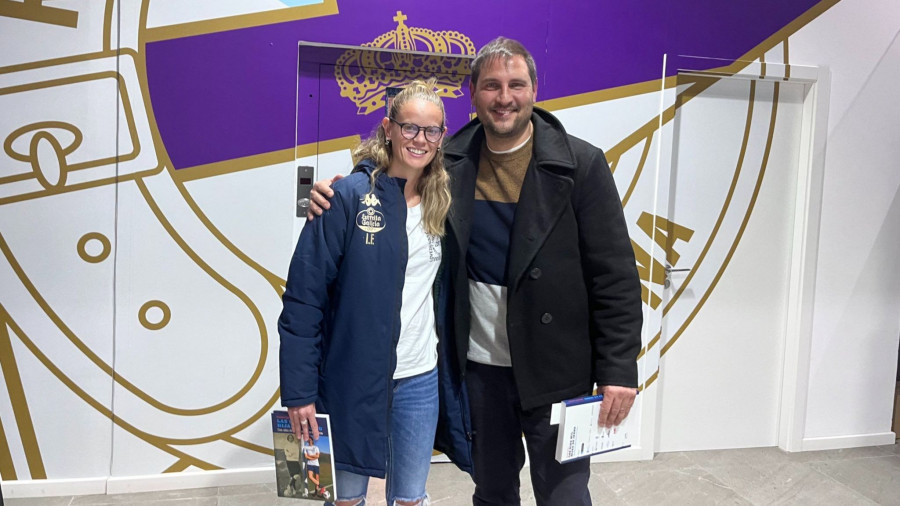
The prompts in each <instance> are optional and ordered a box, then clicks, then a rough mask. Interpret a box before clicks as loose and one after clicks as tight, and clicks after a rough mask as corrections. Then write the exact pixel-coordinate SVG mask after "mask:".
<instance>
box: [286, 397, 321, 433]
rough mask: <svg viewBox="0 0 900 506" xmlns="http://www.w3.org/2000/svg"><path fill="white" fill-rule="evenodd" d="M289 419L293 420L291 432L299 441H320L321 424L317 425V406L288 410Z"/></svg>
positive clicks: (310, 405)
mask: <svg viewBox="0 0 900 506" xmlns="http://www.w3.org/2000/svg"><path fill="white" fill-rule="evenodd" d="M288 418H290V419H291V430H293V431H294V435H295V436H296V437H297V440H298V441H315V440H317V439H319V424H318V423H316V405H315V404H307V405H306V406H294V407H292V408H288ZM310 438H311V439H310Z"/></svg>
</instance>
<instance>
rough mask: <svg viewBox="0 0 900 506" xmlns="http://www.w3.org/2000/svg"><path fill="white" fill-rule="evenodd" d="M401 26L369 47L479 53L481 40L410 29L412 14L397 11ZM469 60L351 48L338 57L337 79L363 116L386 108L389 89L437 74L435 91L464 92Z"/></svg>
mask: <svg viewBox="0 0 900 506" xmlns="http://www.w3.org/2000/svg"><path fill="white" fill-rule="evenodd" d="M393 19H394V21H396V22H397V29H396V30H394V31H392V32H387V33H385V34H382V35H381V36H379V37H378V38H376V39H375V40H374V41H372V42H367V43H365V44H363V46H366V47H377V48H385V49H395V50H397V51H421V52H429V53H447V54H452V55H474V54H475V44H473V43H472V40H471V39H469V38H468V37H466V36H465V35H463V34H461V33H459V32H451V31H442V32H435V31H432V30H429V29H427V28H417V27H412V28H410V27H408V26H406V24H405V23H404V21H406V16H405V15H403V13H402V12H400V11H397V15H396V16H394V18H393ZM468 66H469V62H468V61H466V60H462V59H455V60H448V59H446V58H442V57H440V56H437V55H422V54H411V53H405V54H404V53H387V52H379V51H363V50H356V49H351V50H349V51H346V52H344V54H342V55H341V56H340V58H338V60H337V64H336V65H335V68H334V78H335V80H336V81H337V83H338V86H340V87H341V96H342V97H347V98H349V99H350V100H352V101H353V102H354V103H355V104H356V106H357V108H358V109H357V111H356V113H357V114H362V115H364V114H369V113H371V112H373V111H377V110H378V109H380V108H382V107H384V104H385V101H384V98H385V97H384V95H385V90H386V89H387V88H395V87H402V86H403V85H405V84H407V83H409V82H410V81H412V80H415V79H422V80H426V79H429V78H431V77H435V78H437V89H435V92H436V93H437V94H438V95H439V96H442V97H449V98H457V97H460V96H462V84H463V81H465V78H466V75H467V74H468Z"/></svg>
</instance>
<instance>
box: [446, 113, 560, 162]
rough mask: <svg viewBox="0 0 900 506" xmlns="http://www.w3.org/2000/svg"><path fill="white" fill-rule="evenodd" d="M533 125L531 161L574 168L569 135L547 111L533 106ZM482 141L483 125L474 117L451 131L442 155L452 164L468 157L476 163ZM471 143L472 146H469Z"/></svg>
mask: <svg viewBox="0 0 900 506" xmlns="http://www.w3.org/2000/svg"><path fill="white" fill-rule="evenodd" d="M531 122H532V124H533V125H534V142H533V145H534V160H535V162H536V163H537V164H538V166H541V167H545V166H555V167H559V168H560V169H567V170H574V169H575V155H574V154H573V153H572V147H571V146H570V145H569V138H568V136H567V135H566V130H565V129H564V128H563V126H562V123H560V122H559V120H558V119H556V117H555V116H553V115H552V114H550V113H549V112H547V111H545V110H543V109H541V108H539V107H535V108H534V111H533V112H532V114H531ZM483 140H484V126H482V124H481V120H479V119H478V118H475V119H473V120H472V121H470V122H468V123H467V124H466V125H465V126H463V127H462V128H461V129H460V130H459V131H458V132H456V133H455V134H453V136H452V137H450V139H448V140H447V142H446V144H445V145H444V156H445V157H446V158H447V159H448V161H449V162H451V163H453V162H456V161H459V160H461V159H464V158H471V159H473V160H474V163H475V164H476V166H477V164H478V153H479V148H480V147H481V143H482V141H483ZM472 146H475V147H476V148H475V149H472Z"/></svg>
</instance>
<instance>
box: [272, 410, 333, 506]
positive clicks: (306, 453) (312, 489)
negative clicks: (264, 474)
mask: <svg viewBox="0 0 900 506" xmlns="http://www.w3.org/2000/svg"><path fill="white" fill-rule="evenodd" d="M316 422H317V423H318V424H319V439H317V440H316V441H313V442H312V443H310V442H309V441H302V442H301V441H297V438H296V437H295V436H294V433H293V431H291V421H290V419H289V418H288V414H287V411H273V412H272V438H273V440H274V443H275V446H274V448H275V480H276V484H277V487H278V496H279V497H290V498H296V499H308V500H313V501H326V502H329V503H330V501H331V500H332V499H333V498H334V497H335V483H334V458H333V457H332V454H331V448H332V446H331V424H330V420H329V418H328V415H323V414H319V415H316Z"/></svg>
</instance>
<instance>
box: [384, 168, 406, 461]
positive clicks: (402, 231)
mask: <svg viewBox="0 0 900 506" xmlns="http://www.w3.org/2000/svg"><path fill="white" fill-rule="evenodd" d="M388 179H389V180H390V182H391V183H392V184H393V185H395V186H396V187H397V189H398V190H399V191H400V202H399V204H398V207H399V209H400V214H401V215H402V216H403V217H404V219H403V223H402V224H401V226H399V227H397V228H398V229H399V232H398V235H399V236H400V238H401V239H402V241H398V244H400V246H401V249H405V250H406V255H407V256H409V244H408V243H409V238H408V237H407V236H406V213H405V212H404V211H406V209H405V206H406V198H405V195H404V193H403V189H402V188H400V185H399V184H397V182H396V181H395V180H394V179H393V178H388ZM404 246H405V248H404ZM398 257H399V258H400V261H399V265H401V266H402V265H403V255H398ZM408 261H409V259H407V262H408ZM400 271H401V272H402V273H403V276H402V277H400V278H399V279H400V281H399V282H398V285H399V286H398V288H399V290H397V292H398V293H397V296H396V297H397V299H396V304H395V307H396V308H401V306H402V305H403V285H404V282H405V278H406V269H400ZM394 314H396V312H395V313H394ZM397 320H398V317H395V318H394V321H393V323H392V325H391V343H392V345H391V347H390V349H389V350H388V354H389V355H388V374H387V393H388V395H387V409H386V410H385V419H386V424H385V426H386V427H387V433H388V435H390V433H391V430H392V429H391V427H392V425H393V423H392V418H391V407H392V406H393V405H394V370H395V369H396V368H397V364H396V358H395V357H396V353H397V344H399V342H400V331H399V330H397V331H395V329H396V327H397V324H398V322H397ZM391 362H394V367H393V368H392V367H391ZM388 445H389V446H390V436H388ZM390 451H391V448H390V447H389V448H388V452H390ZM385 471H387V462H385Z"/></svg>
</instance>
